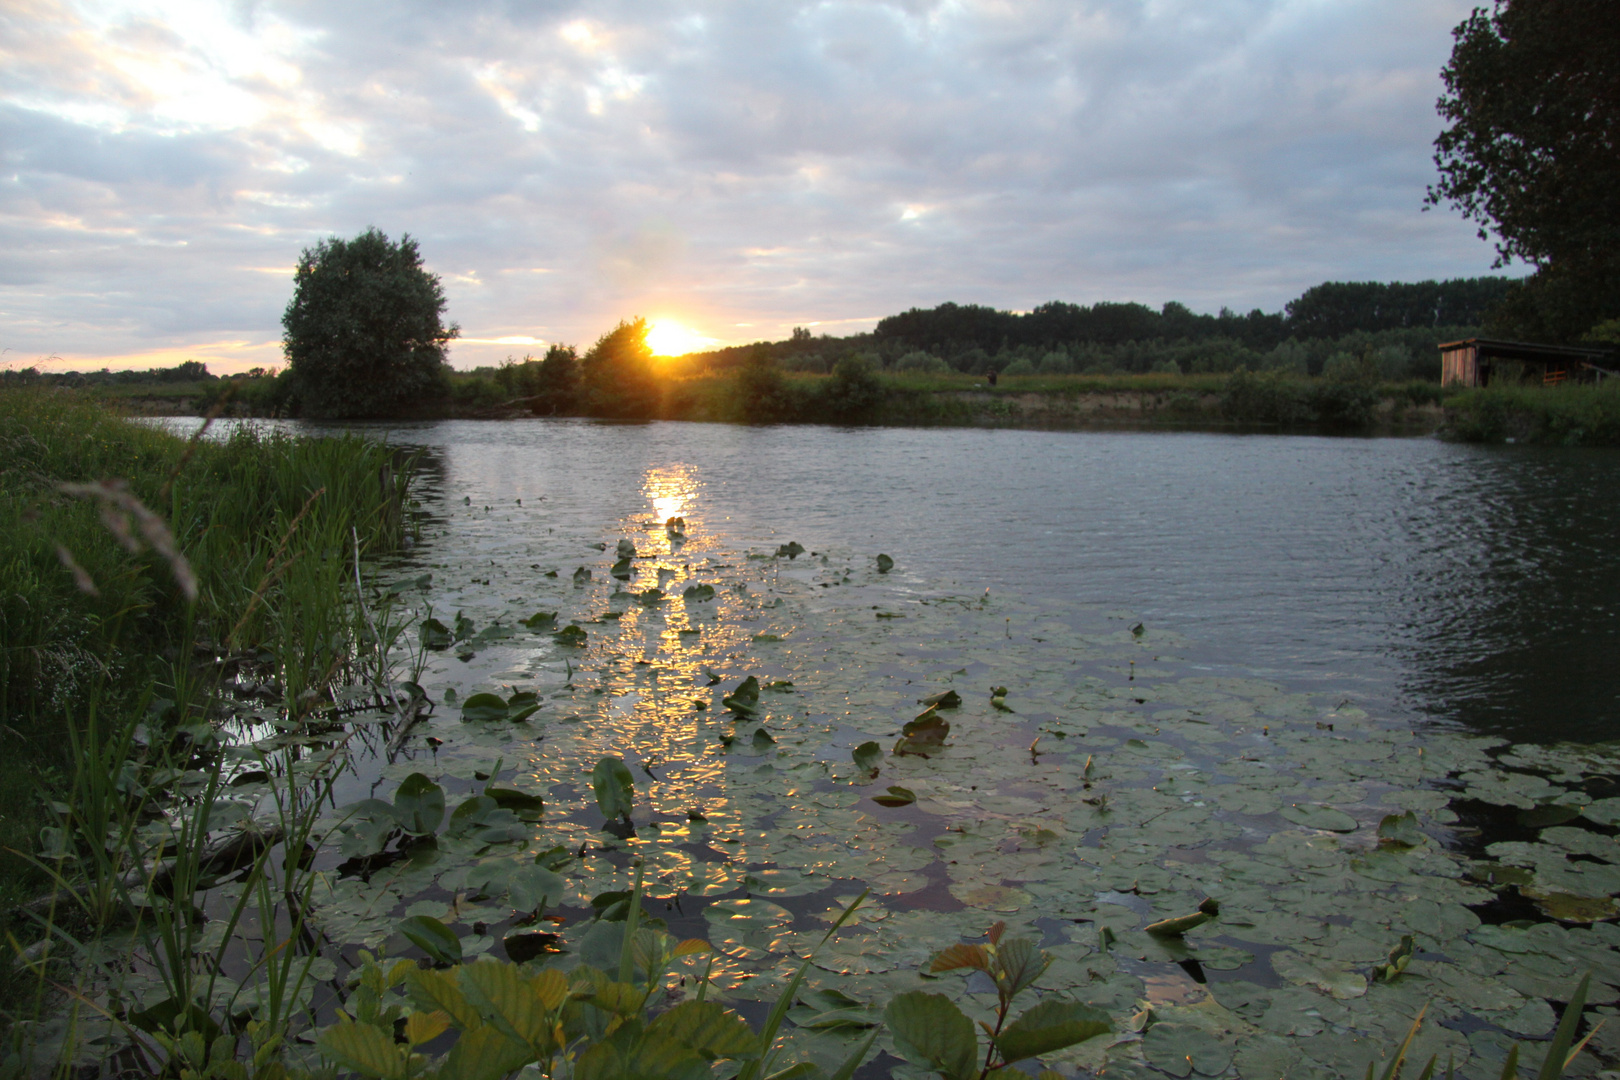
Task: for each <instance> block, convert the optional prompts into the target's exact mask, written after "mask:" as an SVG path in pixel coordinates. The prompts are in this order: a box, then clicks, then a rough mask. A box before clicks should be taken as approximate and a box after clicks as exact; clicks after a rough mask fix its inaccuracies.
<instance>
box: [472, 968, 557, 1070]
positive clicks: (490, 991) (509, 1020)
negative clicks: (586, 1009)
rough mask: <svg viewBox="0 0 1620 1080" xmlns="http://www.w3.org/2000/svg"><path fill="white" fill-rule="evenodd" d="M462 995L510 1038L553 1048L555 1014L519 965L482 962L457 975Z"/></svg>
mask: <svg viewBox="0 0 1620 1080" xmlns="http://www.w3.org/2000/svg"><path fill="white" fill-rule="evenodd" d="M456 982H457V983H458V984H459V985H460V987H461V992H462V993H463V994H465V995H466V996H467V1000H468V1001H470V1002H472V1003H473V1005H474V1006H475V1007H476V1008H477V1009H478V1013H479V1015H480V1016H482V1017H483V1018H484V1020H485V1021H486V1022H487V1023H489V1024H490V1025H492V1026H493V1027H495V1028H496V1029H498V1030H499V1031H500V1032H501V1034H503V1035H505V1036H506V1037H507V1038H509V1039H516V1040H518V1041H519V1042H522V1043H527V1044H528V1045H530V1046H532V1047H535V1048H536V1049H538V1050H540V1051H541V1052H544V1051H546V1050H549V1049H552V1040H551V1028H552V1023H551V1014H550V1010H548V1009H547V1008H546V1007H545V1005H544V1004H543V1003H542V1002H541V1001H540V998H539V995H537V994H536V993H535V992H534V988H533V987H532V986H530V985H529V981H528V980H527V979H526V978H524V977H523V973H522V972H520V971H519V970H518V969H517V965H515V964H505V963H500V962H497V961H488V960H485V961H481V962H479V963H476V964H463V965H462V966H461V968H460V969H459V970H458V971H457V973H456Z"/></svg>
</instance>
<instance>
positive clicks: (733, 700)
mask: <svg viewBox="0 0 1620 1080" xmlns="http://www.w3.org/2000/svg"><path fill="white" fill-rule="evenodd" d="M720 704H722V705H724V706H725V707H726V708H728V709H730V710H731V711H732V712H734V713H741V714H742V715H744V716H752V715H753V714H754V713H756V712H758V711H759V680H758V679H757V678H755V677H754V676H752V675H750V676H748V678H746V679H744V680H743V681H742V682H741V683H738V684H737V689H735V690H733V691H732V692H731V693H729V694H727V695H726V696H725V697H723V698H721V699H720Z"/></svg>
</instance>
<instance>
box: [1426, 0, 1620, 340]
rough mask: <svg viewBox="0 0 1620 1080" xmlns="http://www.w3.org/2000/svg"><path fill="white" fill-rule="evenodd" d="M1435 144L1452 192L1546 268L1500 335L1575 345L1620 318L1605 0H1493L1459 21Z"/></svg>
mask: <svg viewBox="0 0 1620 1080" xmlns="http://www.w3.org/2000/svg"><path fill="white" fill-rule="evenodd" d="M1453 37H1454V39H1455V45H1454V47H1453V49H1452V54H1451V59H1450V61H1449V62H1448V63H1447V64H1446V66H1445V68H1444V69H1443V70H1442V71H1441V73H1440V74H1441V78H1442V79H1443V80H1444V82H1445V85H1446V93H1445V94H1444V96H1442V97H1441V99H1440V101H1439V105H1438V108H1439V111H1440V115H1441V116H1442V117H1443V118H1444V119H1445V121H1446V122H1447V127H1446V130H1445V131H1443V132H1442V133H1441V134H1440V136H1439V137H1438V138H1437V139H1436V140H1435V164H1436V166H1438V168H1439V170H1440V181H1439V183H1437V184H1436V185H1435V186H1434V187H1432V188H1431V189H1430V190H1429V196H1428V198H1429V202H1430V203H1431V204H1439V203H1440V202H1442V201H1444V202H1449V203H1451V204H1452V205H1453V206H1455V207H1456V208H1457V209H1458V210H1460V211H1462V213H1463V216H1464V217H1466V218H1469V219H1470V220H1472V221H1474V222H1476V223H1478V225H1479V235H1480V238H1481V239H1484V238H1486V237H1487V236H1488V235H1489V234H1491V233H1494V234H1495V237H1496V250H1497V255H1498V260H1497V261H1498V264H1499V265H1500V264H1503V263H1507V262H1511V261H1512V260H1514V259H1522V260H1524V261H1525V262H1528V263H1531V264H1533V265H1535V266H1536V267H1537V268H1538V269H1537V273H1536V274H1535V276H1534V277H1533V278H1531V279H1530V280H1529V281H1527V282H1525V283H1524V284H1523V285H1522V286H1520V287H1518V288H1516V289H1515V290H1514V291H1513V293H1512V295H1510V296H1509V297H1508V298H1507V299H1506V300H1505V301H1504V303H1503V304H1501V305H1500V306H1499V308H1498V309H1497V310H1496V311H1494V312H1493V313H1492V317H1491V319H1490V320H1489V325H1490V328H1491V330H1492V332H1493V333H1496V334H1513V335H1516V336H1525V337H1530V338H1533V339H1536V340H1551V341H1572V340H1575V339H1576V338H1578V337H1579V336H1580V335H1581V334H1582V333H1583V332H1585V331H1586V330H1588V329H1589V328H1590V327H1592V326H1593V325H1594V324H1595V323H1598V322H1601V321H1603V320H1604V319H1613V318H1616V317H1620V306H1617V305H1620V159H1617V158H1616V156H1615V153H1614V148H1613V143H1614V137H1615V132H1616V131H1617V130H1620V95H1617V94H1616V93H1615V92H1614V90H1613V87H1614V86H1615V85H1616V80H1617V79H1620V20H1616V19H1615V17H1614V9H1613V7H1612V5H1610V4H1608V3H1605V2H1604V0H1534V2H1532V0H1495V3H1494V4H1493V5H1492V6H1491V7H1490V8H1486V7H1479V8H1475V9H1474V11H1473V12H1472V14H1470V15H1469V17H1468V18H1467V19H1465V20H1464V21H1463V22H1462V24H1461V25H1459V26H1458V27H1457V28H1456V30H1455V31H1453Z"/></svg>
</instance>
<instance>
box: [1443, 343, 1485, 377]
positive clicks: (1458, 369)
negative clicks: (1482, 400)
mask: <svg viewBox="0 0 1620 1080" xmlns="http://www.w3.org/2000/svg"><path fill="white" fill-rule="evenodd" d="M1440 385H1441V386H1478V385H1479V347H1478V346H1476V345H1465V346H1463V347H1462V348H1460V349H1447V350H1446V351H1444V352H1442V353H1441V354H1440Z"/></svg>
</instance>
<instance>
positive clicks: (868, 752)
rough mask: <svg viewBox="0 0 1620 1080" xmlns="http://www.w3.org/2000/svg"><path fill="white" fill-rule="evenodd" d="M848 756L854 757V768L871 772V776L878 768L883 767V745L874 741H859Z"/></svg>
mask: <svg viewBox="0 0 1620 1080" xmlns="http://www.w3.org/2000/svg"><path fill="white" fill-rule="evenodd" d="M850 756H851V757H853V758H854V759H855V767H856V768H858V769H860V770H861V771H862V772H867V773H871V774H872V775H873V776H876V775H877V774H878V770H879V769H881V768H882V767H883V747H881V746H879V745H878V744H877V743H876V742H872V741H868V742H863V743H861V745H859V746H857V747H856V748H855V749H854V751H853V752H852V753H851V755H850Z"/></svg>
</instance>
